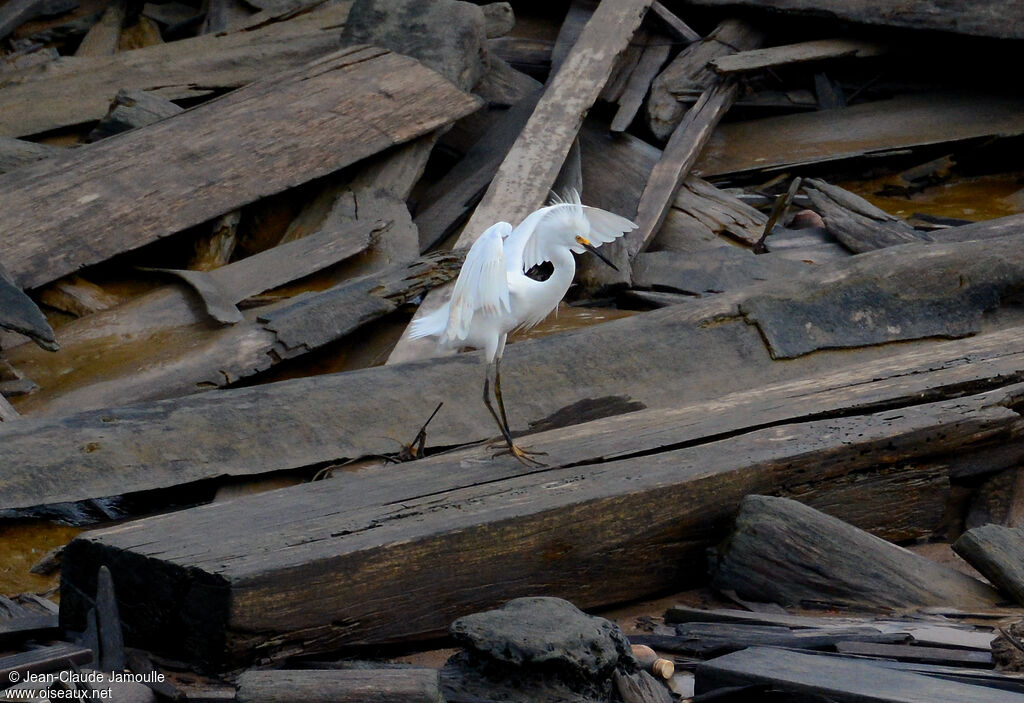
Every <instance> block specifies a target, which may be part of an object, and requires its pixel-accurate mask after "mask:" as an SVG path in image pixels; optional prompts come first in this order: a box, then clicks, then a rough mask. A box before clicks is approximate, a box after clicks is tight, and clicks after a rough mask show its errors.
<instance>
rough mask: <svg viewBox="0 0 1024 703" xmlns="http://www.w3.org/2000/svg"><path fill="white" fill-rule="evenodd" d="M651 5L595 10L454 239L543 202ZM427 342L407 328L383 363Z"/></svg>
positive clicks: (646, 1) (472, 236)
mask: <svg viewBox="0 0 1024 703" xmlns="http://www.w3.org/2000/svg"><path fill="white" fill-rule="evenodd" d="M650 3H651V0H623V1H622V2H617V3H603V4H601V5H598V7H597V9H596V10H595V11H594V14H593V15H592V16H591V18H590V20H589V21H588V22H587V24H586V26H585V27H584V28H583V32H582V33H581V34H580V37H579V39H578V40H577V41H576V43H575V44H574V45H573V48H572V50H571V51H570V52H569V55H568V56H567V58H566V59H565V63H564V64H563V65H562V66H561V67H560V68H559V70H558V73H556V74H555V76H554V77H553V78H552V79H551V80H550V81H549V82H548V85H547V86H546V87H545V89H544V93H543V94H542V95H541V97H540V100H539V101H538V102H537V106H536V108H535V109H534V111H533V114H532V115H530V118H529V120H527V122H526V125H525V126H524V127H523V129H522V131H521V132H520V133H519V136H518V137H517V138H516V140H515V142H514V143H513V144H512V147H511V149H509V151H508V154H507V155H506V156H505V160H504V161H502V163H501V166H499V167H498V170H497V172H496V173H495V175H494V178H493V179H492V180H491V184H490V186H489V187H488V188H487V192H486V193H484V197H483V199H482V200H481V202H480V204H479V205H477V207H476V209H475V210H474V211H473V214H472V215H471V216H470V218H469V221H468V222H467V223H466V226H465V228H464V229H463V231H462V235H461V236H460V237H459V239H458V241H457V242H456V246H457V247H468V246H470V245H471V244H472V243H473V242H474V241H475V240H476V238H477V237H478V236H480V234H481V233H482V232H483V231H484V230H485V229H487V228H488V227H490V226H491V225H492V224H494V223H495V222H500V221H507V222H512V223H516V224H518V223H519V222H520V221H521V220H523V219H524V218H525V217H526V216H527V215H529V214H530V213H531V212H532V211H534V210H536V209H537V208H538V207H540V206H541V205H542V204H543V203H544V202H545V201H546V200H547V198H548V195H549V193H550V190H551V187H552V185H554V183H555V178H556V177H557V176H558V172H559V170H560V169H561V166H562V163H563V162H564V160H565V157H566V155H567V154H568V153H569V149H570V147H572V144H573V141H574V140H575V139H576V135H577V134H578V133H579V130H580V126H581V125H582V124H583V118H584V116H585V115H586V112H587V110H589V109H590V107H591V105H593V104H594V101H595V100H596V99H597V96H598V95H599V94H600V92H601V89H602V88H603V87H604V83H605V81H606V80H607V79H608V75H609V73H610V72H611V70H612V68H613V66H614V64H615V60H616V58H617V57H618V56H619V54H620V53H621V52H622V51H623V50H624V49H625V48H626V45H627V44H628V43H629V40H630V38H631V37H632V36H633V32H634V31H636V28H637V27H638V26H639V25H640V22H641V20H642V19H643V16H644V13H645V12H646V10H647V7H648V6H649V5H650ZM439 295H440V294H439V292H435V293H432V294H431V295H429V296H427V304H426V305H424V306H421V309H420V310H418V311H417V313H416V314H417V316H420V315H422V314H425V313H426V312H427V311H428V309H433V307H434V306H436V305H438V304H439V303H438V302H437V301H438V300H439ZM435 346H436V345H434V344H433V342H432V341H430V340H419V341H418V342H414V341H413V340H411V339H409V337H408V329H407V330H406V333H405V334H404V335H403V336H402V339H401V340H399V343H398V344H397V345H396V347H395V350H394V351H393V352H392V354H391V356H390V357H389V358H388V363H389V364H394V363H398V362H400V361H409V360H413V359H418V358H425V357H429V356H432V355H433V350H434V347H435Z"/></svg>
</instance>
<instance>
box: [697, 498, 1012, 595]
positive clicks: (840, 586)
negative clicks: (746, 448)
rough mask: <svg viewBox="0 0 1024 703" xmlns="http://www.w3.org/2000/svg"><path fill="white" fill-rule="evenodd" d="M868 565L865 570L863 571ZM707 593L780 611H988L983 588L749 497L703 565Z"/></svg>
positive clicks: (796, 510) (830, 522)
mask: <svg viewBox="0 0 1024 703" xmlns="http://www.w3.org/2000/svg"><path fill="white" fill-rule="evenodd" d="M864 563H870V564H871V569H870V570H867V571H866V570H865V569H863V564H864ZM709 570H710V572H711V583H712V585H713V586H714V587H715V588H717V589H719V590H724V591H736V593H738V594H739V595H740V597H742V598H748V599H750V600H756V601H761V602H769V603H779V604H780V605H805V604H808V603H810V604H815V605H825V606H828V607H847V608H849V607H859V608H867V609H877V608H907V607H914V606H929V605H953V606H956V607H960V608H977V607H980V608H985V607H992V606H994V605H995V604H996V603H998V602H999V596H998V594H997V593H996V592H995V590H994V589H992V588H991V587H990V586H988V585H986V584H983V583H982V582H981V581H978V580H977V579H974V578H971V577H970V576H966V575H964V574H962V573H960V572H959V571H956V570H955V569H952V568H950V567H948V566H942V565H940V564H937V563H935V562H933V561H930V560H929V559H925V558H924V557H921V556H918V555H916V554H914V553H912V552H909V551H907V550H906V549H902V548H900V547H897V546H896V545H894V544H891V543H889V542H886V541H885V540H883V539H880V538H878V537H875V536H874V535H870V534H868V533H866V532H864V531H863V530H860V529H858V528H856V527H854V526H852V525H850V524H848V523H845V522H843V521H842V520H839V519H837V518H834V517H831V516H829V515H825V514H824V513H821V512H818V511H817V510H814V509H813V508H809V507H807V506H806V505H802V504H800V503H798V502H796V501H794V500H788V499H786V498H775V497H771V496H758V495H752V496H748V497H746V498H745V499H744V500H743V502H742V503H741V505H740V511H739V514H738V515H737V517H736V526H735V527H734V528H733V530H732V532H731V533H730V535H729V537H728V539H727V541H726V542H725V543H723V544H722V545H721V546H720V547H719V550H718V553H717V554H716V555H714V556H713V557H711V560H710V565H709Z"/></svg>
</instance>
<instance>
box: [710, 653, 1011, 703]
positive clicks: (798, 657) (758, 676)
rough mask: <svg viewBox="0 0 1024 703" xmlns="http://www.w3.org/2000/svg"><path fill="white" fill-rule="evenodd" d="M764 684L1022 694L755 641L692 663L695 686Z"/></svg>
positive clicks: (1005, 698) (935, 699) (879, 697)
mask: <svg viewBox="0 0 1024 703" xmlns="http://www.w3.org/2000/svg"><path fill="white" fill-rule="evenodd" d="M751 684H766V685H770V686H772V687H773V688H775V689H778V690H782V691H785V692H788V693H791V694H802V695H805V696H819V697H825V698H826V699H828V700H831V701H836V702H837V703H919V701H928V702H929V703H963V701H971V702H972V703H1020V702H1021V701H1024V695H1022V694H1017V693H1010V692H1007V691H998V690H995V689H990V688H985V687H984V686H972V685H970V684H963V683H957V682H954V681H942V680H940V679H935V678H932V677H929V676H922V675H920V674H914V673H910V672H905V671H894V670H891V669H887V668H885V667H881V666H877V665H875V664H873V663H871V662H868V661H864V660H851V659H842V658H839V657H828V658H825V657H821V656H819V655H814V654H803V653H800V652H789V651H786V650H782V649H766V648H761V647H754V648H751V649H746V650H743V651H742V652H734V653H733V654H727V655H725V656H724V657H719V658H718V659H712V660H711V661H709V662H704V663H703V664H701V665H700V666H698V667H697V680H696V692H697V694H698V695H700V694H705V693H708V692H710V691H713V690H715V689H716V688H721V687H726V686H745V685H751Z"/></svg>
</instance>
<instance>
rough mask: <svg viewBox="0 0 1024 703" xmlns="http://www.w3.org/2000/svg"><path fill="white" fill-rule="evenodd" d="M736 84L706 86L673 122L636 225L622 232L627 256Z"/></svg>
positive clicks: (661, 209) (640, 244)
mask: <svg viewBox="0 0 1024 703" xmlns="http://www.w3.org/2000/svg"><path fill="white" fill-rule="evenodd" d="M737 90H738V89H737V86H736V84H735V83H733V82H731V81H729V80H726V81H724V82H719V83H716V84H714V85H713V86H712V87H710V88H708V89H707V90H706V91H705V93H704V95H702V96H701V99H700V100H698V101H697V104H696V105H694V106H693V107H692V108H690V110H689V111H688V112H687V113H686V115H685V117H683V119H682V121H681V122H680V123H679V124H678V125H677V126H676V129H675V131H674V132H672V136H671V138H670V139H669V141H668V144H666V145H665V150H664V151H663V152H662V154H661V158H660V159H659V160H658V163H657V164H655V166H654V168H653V169H652V170H651V175H650V178H649V179H648V180H647V185H646V186H645V187H644V192H643V194H642V195H641V196H640V203H639V204H638V205H637V208H636V222H637V229H636V230H634V231H632V232H630V233H628V234H626V236H625V237H623V241H624V242H625V243H626V252H627V254H628V256H629V259H630V260H633V259H635V258H636V255H637V254H639V253H640V252H641V251H643V250H644V249H646V248H647V247H648V246H649V245H650V243H651V241H652V240H653V239H654V237H655V235H656V234H657V233H658V230H659V229H660V228H661V225H662V223H663V222H664V221H665V217H666V216H667V215H668V212H669V209H670V208H671V206H672V201H673V200H674V199H675V197H676V194H677V193H678V192H679V188H680V187H681V186H682V184H683V179H684V178H686V176H687V174H688V173H689V172H690V168H691V167H692V166H693V164H694V163H695V162H696V161H697V158H698V157H699V156H700V153H701V151H702V150H703V148H704V145H705V144H706V143H707V141H708V139H710V137H711V133H712V131H714V129H715V126H716V125H717V124H718V122H719V120H721V119H722V116H723V115H724V114H725V113H726V112H727V111H728V110H729V108H730V107H731V106H732V103H733V102H734V101H735V100H736V93H737Z"/></svg>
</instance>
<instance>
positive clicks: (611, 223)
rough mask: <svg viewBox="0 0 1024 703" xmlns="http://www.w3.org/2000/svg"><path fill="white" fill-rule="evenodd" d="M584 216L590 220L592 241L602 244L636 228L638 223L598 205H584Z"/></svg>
mask: <svg viewBox="0 0 1024 703" xmlns="http://www.w3.org/2000/svg"><path fill="white" fill-rule="evenodd" d="M583 216H584V217H586V218H587V219H588V220H590V242H591V243H592V244H593V245H594V246H595V247H597V246H601V245H602V244H607V243H608V242H611V241H614V240H616V239H618V238H619V237H621V236H622V235H624V234H626V233H627V232H632V231H633V230H635V229H636V223H634V222H632V221H630V220H627V219H626V218H625V217H620V216H619V215H616V214H615V213H614V212H608V211H607V210H602V209H601V208H598V207H589V206H588V205H584V206H583Z"/></svg>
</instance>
